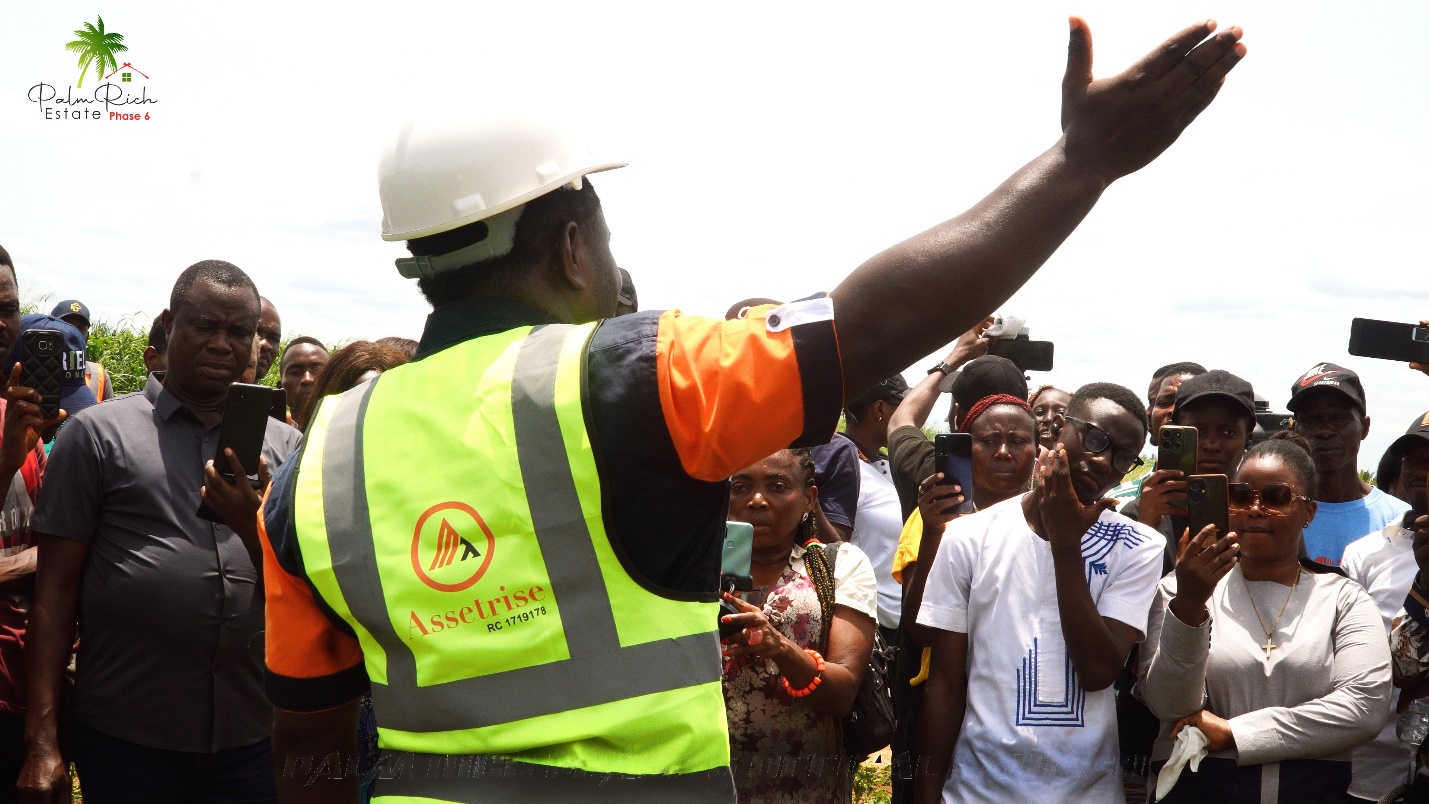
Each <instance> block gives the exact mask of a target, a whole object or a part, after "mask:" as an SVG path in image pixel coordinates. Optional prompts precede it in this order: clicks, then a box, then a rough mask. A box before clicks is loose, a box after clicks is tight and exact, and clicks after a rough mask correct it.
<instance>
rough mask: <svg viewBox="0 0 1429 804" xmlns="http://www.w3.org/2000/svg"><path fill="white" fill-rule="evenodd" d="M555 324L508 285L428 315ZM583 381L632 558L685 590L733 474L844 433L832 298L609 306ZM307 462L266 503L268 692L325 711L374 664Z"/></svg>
mask: <svg viewBox="0 0 1429 804" xmlns="http://www.w3.org/2000/svg"><path fill="white" fill-rule="evenodd" d="M548 323H552V319H551V318H550V317H549V316H547V315H545V314H544V313H541V312H540V311H537V310H534V309H532V308H530V307H526V306H524V305H521V304H518V303H516V302H513V301H508V300H502V299H493V298H485V299H474V300H470V301H463V302H457V303H453V304H449V305H444V306H442V307H441V308H439V309H437V310H436V311H434V312H433V313H432V314H431V316H430V317H429V318H428V319H427V327H426V330H425V331H424V332H423V334H422V340H421V343H420V346H419V347H418V351H417V359H418V360H421V359H422V358H423V357H425V356H427V355H430V354H433V353H435V352H438V351H441V350H443V349H446V348H448V347H451V346H454V345H456V344H459V343H462V342H464V341H467V340H470V339H472V338H477V337H481V336H483V335H489V334H494V333H497V332H504V331H507V330H510V329H513V328H516V327H522V326H531V325H536V324H548ZM401 371H403V367H400V366H399V367H398V368H396V369H393V370H392V372H389V373H396V372H401ZM584 386H585V395H586V396H585V398H586V402H585V405H586V421H587V424H588V432H589V434H590V439H591V448H592V451H593V452H594V454H595V459H596V465H597V466H598V467H599V468H600V481H601V494H602V498H603V504H602V513H603V515H604V517H605V530H606V533H607V534H609V536H610V538H611V541H612V542H613V543H614V544H615V545H616V547H617V549H616V554H617V555H618V556H619V558H620V560H621V563H622V565H623V566H624V568H625V569H626V571H627V572H628V573H630V575H631V576H632V577H634V578H635V579H637V580H638V581H639V582H641V583H642V584H643V585H645V586H646V587H647V588H651V589H655V590H657V591H662V592H663V593H666V594H667V595H668V596H670V597H674V598H681V599H691V598H695V599H705V600H713V599H714V596H715V592H716V589H717V585H718V576H719V557H720V556H719V550H720V547H721V546H722V545H723V542H724V524H725V521H726V519H728V516H729V490H728V487H727V485H726V483H725V482H724V480H725V478H727V477H728V476H729V475H731V474H733V473H734V472H736V471H738V470H739V469H742V468H744V467H745V466H748V465H750V464H752V463H754V462H756V461H759V460H762V459H763V458H765V457H767V456H769V455H770V454H772V453H774V452H776V451H778V450H780V449H782V448H784V447H787V446H789V445H790V444H791V443H794V444H799V445H814V444H825V443H828V441H829V439H830V437H831V436H832V435H833V429H834V426H835V424H836V423H837V422H838V414H839V409H840V407H841V405H842V404H843V374H842V368H841V367H840V364H839V360H838V347H837V342H836V340H835V336H834V323H833V306H832V302H830V301H829V300H828V299H826V298H817V299H812V300H807V301H804V302H795V303H792V304H789V305H785V306H784V307H781V308H779V309H778V310H775V309H774V308H773V307H763V308H755V309H754V310H752V311H751V312H750V314H749V315H748V316H747V317H746V318H744V319H740V320H736V321H725V320H723V319H712V318H703V317H699V316H686V315H682V314H680V313H679V312H677V311H667V312H664V313H660V312H645V313H633V314H631V315H625V316H620V317H618V318H611V319H607V320H605V321H603V322H601V324H600V326H599V327H598V328H597V330H596V332H595V334H594V335H593V336H592V337H591V342H590V344H589V346H588V348H587V350H586V372H585V378H584ZM450 393H460V389H451V390H450ZM441 402H442V400H441V399H440V398H434V399H432V400H431V404H432V405H438V406H439V405H441ZM369 457H370V453H369ZM432 465H433V466H434V467H439V466H440V465H441V461H440V456H433V458H432ZM298 471H300V469H299V462H298V461H293V462H292V463H291V464H290V465H289V466H287V467H285V468H284V469H283V470H280V471H279V472H277V473H276V474H275V476H274V478H273V486H272V488H271V489H270V491H269V493H268V497H267V500H266V501H265V503H264V516H263V524H264V528H263V531H262V537H263V541H264V551H265V553H264V565H265V575H264V578H265V592H266V594H267V596H268V630H267V639H268V657H267V661H268V693H269V695H270V697H271V698H272V700H273V702H274V704H275V705H277V706H279V707H281V708H283V709H287V710H290V711H298V712H311V711H319V710H322V709H327V708H330V707H333V706H337V705H340V704H343V703H346V702H347V701H350V700H352V699H353V698H355V697H357V695H359V694H361V692H362V691H363V690H364V689H365V688H366V687H367V674H366V668H365V667H364V665H363V657H362V651H361V648H360V647H359V645H358V642H357V640H356V639H355V638H354V637H353V635H352V629H351V628H350V627H349V626H348V625H347V624H346V623H345V622H343V621H342V620H341V619H339V618H338V617H337V616H336V615H335V614H333V613H332V611H331V609H329V608H328V607H327V606H326V605H325V604H324V603H323V601H322V598H321V597H320V596H318V595H317V594H316V593H315V592H314V590H313V589H312V586H311V585H310V584H309V583H308V582H307V581H306V579H305V577H304V575H303V570H302V567H303V564H302V556H301V555H300V554H299V552H298V545H297V538H296V531H295V525H294V510H293V489H294V485H295V476H296V474H297V472H298ZM433 471H440V469H437V468H434V469H433ZM414 482H420V478H417V479H415V480H414ZM373 504H374V505H378V504H380V501H374V502H373ZM376 715H377V721H378V722H379V723H381V722H382V713H381V711H378V712H377V713H376Z"/></svg>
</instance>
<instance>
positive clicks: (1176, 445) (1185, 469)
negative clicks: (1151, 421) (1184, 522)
mask: <svg viewBox="0 0 1429 804" xmlns="http://www.w3.org/2000/svg"><path fill="white" fill-rule="evenodd" d="M1196 435H1197V433H1196V428H1194V427H1190V426H1187V425H1181V424H1163V425H1161V433H1160V434H1159V435H1158V436H1157V437H1156V440H1157V444H1156V468H1157V469H1176V470H1179V471H1180V472H1181V474H1183V475H1185V476H1186V477H1190V476H1191V475H1194V474H1195V473H1196ZM1171 507H1172V508H1179V509H1180V510H1182V511H1184V510H1186V503H1185V502H1183V501H1181V500H1172V501H1171Z"/></svg>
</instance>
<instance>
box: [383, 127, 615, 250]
mask: <svg viewBox="0 0 1429 804" xmlns="http://www.w3.org/2000/svg"><path fill="white" fill-rule="evenodd" d="M624 166H625V163H624V162H610V161H605V160H602V159H598V158H596V156H595V154H594V153H593V152H592V151H591V149H590V147H589V146H588V145H587V144H586V143H585V142H584V141H583V140H581V139H578V138H577V137H575V136H573V135H572V133H571V132H570V131H569V130H567V129H563V128H559V127H557V126H555V125H553V124H551V123H550V122H549V121H545V120H541V119H539V118H534V117H515V116H511V117H504V118H487V119H484V120H481V121H477V122H471V121H461V122H458V121H413V122H409V123H407V124H406V125H404V126H403V127H402V128H401V130H399V131H398V132H397V135H396V136H395V137H394V138H393V139H392V140H391V142H389V143H388V145H387V148H386V150H385V151H384V152H383V154H382V161H381V162H380V163H379V165H378V169H377V184H378V192H379V193H380V194H381V196H382V239H383V240H413V239H416V238H419V237H427V236H429V235H434V234H439V233H441V232H447V231H451V230H452V229H456V228H458V227H461V226H466V225H467V224H471V223H475V222H477V221H481V220H485V221H487V222H488V225H489V226H490V227H491V234H490V236H489V237H488V238H487V239H486V240H485V241H483V242H482V243H480V244H476V246H470V247H468V248H467V249H462V250H461V251H462V252H466V251H468V250H469V249H475V251H480V252H482V253H479V254H478V253H472V254H458V253H455V252H454V253H453V254H451V255H442V256H450V257H452V258H456V257H458V256H460V258H461V259H459V260H455V261H456V262H460V263H461V264H470V263H471V262H475V261H478V260H479V259H489V258H491V257H498V256H502V255H504V254H505V253H507V252H509V251H510V250H511V247H512V242H513V238H514V236H515V229H516V220H517V219H518V218H519V217H520V214H521V210H520V207H521V205H522V204H525V203H526V202H527V201H530V200H531V199H533V198H537V197H539V196H542V195H545V194H546V193H549V192H551V191H552V190H556V189H558V188H561V187H564V186H566V185H572V186H574V187H576V188H579V187H580V184H581V177H582V176H585V175H587V174H590V173H595V172H598V171H602V170H610V169H611V168H618V167H624ZM506 212H509V213H510V214H508V215H502V214H501V213H506ZM434 259H437V258H422V257H418V258H414V259H403V260H399V261H398V267H399V269H400V270H401V271H402V273H403V275H405V276H423V275H431V274H432V273H435V272H437V271H441V270H444V269H447V268H454V267H459V266H457V265H452V264H447V265H443V264H440V263H442V262H446V263H451V262H453V260H445V261H442V260H439V259H438V262H437V263H435V264H434V263H433V260H434ZM404 263H412V264H411V265H406V264H404ZM417 263H422V264H420V265H419V264H417Z"/></svg>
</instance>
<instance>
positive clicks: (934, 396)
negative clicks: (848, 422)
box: [888, 316, 992, 433]
mask: <svg viewBox="0 0 1429 804" xmlns="http://www.w3.org/2000/svg"><path fill="white" fill-rule="evenodd" d="M990 326H992V317H991V316H988V317H987V318H984V319H983V320H982V321H979V322H978V324H977V326H975V327H973V328H972V329H970V330H968V331H967V332H964V333H963V334H962V335H961V336H960V337H959V338H958V340H957V343H954V344H953V349H952V351H950V352H948V356H947V357H945V358H943V365H944V366H947V367H948V368H947V370H946V372H944V371H934V372H931V373H929V374H928V376H927V377H924V378H923V380H922V382H919V383H918V384H917V385H915V386H913V390H911V391H909V392H908V395H907V396H905V397H903V402H902V403H900V404H899V405H898V407H896V408H894V409H893V415H892V416H889V417H888V432H890V433H891V432H893V431H894V430H897V429H898V428H900V427H910V426H911V427H922V426H923V425H924V424H927V423H928V414H929V413H932V412H933V405H934V404H936V403H937V401H938V386H939V385H940V384H941V383H942V382H943V378H944V377H946V376H947V373H950V372H953V371H957V370H958V369H960V368H962V367H963V365H964V364H966V363H967V362H968V361H970V360H972V359H973V358H975V357H982V356H983V355H985V354H987V346H988V343H989V341H988V340H987V339H986V338H984V337H982V334H983V333H984V332H986V331H987V328H988V327H990Z"/></svg>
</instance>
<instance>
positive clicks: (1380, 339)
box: [1350, 318, 1429, 363]
mask: <svg viewBox="0 0 1429 804" xmlns="http://www.w3.org/2000/svg"><path fill="white" fill-rule="evenodd" d="M1350 354H1352V355H1356V356H1357V357H1375V358H1379V359H1380V360H1397V361H1399V362H1401V363H1411V362H1413V363H1429V327H1421V326H1419V325H1417V324H1400V323H1397V322H1394V321H1376V320H1374V319H1372V318H1356V319H1354V320H1353V321H1351V322H1350Z"/></svg>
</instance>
